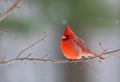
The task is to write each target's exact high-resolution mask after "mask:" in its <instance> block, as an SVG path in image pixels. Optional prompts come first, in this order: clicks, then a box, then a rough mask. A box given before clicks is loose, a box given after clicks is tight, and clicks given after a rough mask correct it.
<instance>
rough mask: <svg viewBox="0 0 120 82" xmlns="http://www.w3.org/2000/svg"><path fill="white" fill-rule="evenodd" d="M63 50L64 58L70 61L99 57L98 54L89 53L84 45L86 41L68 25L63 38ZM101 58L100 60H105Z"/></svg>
mask: <svg viewBox="0 0 120 82" xmlns="http://www.w3.org/2000/svg"><path fill="white" fill-rule="evenodd" d="M61 50H62V52H63V54H64V56H65V57H66V58H67V59H70V60H77V59H81V58H82V57H88V56H92V57H95V56H97V54H95V53H93V52H90V51H89V49H88V48H87V47H86V45H85V44H84V41H83V40H82V39H81V38H79V37H78V36H76V35H75V34H74V32H73V31H72V30H71V29H70V27H69V25H66V29H65V32H64V34H63V36H62V41H61ZM99 58H100V60H103V59H104V58H103V57H101V56H100V57H99Z"/></svg>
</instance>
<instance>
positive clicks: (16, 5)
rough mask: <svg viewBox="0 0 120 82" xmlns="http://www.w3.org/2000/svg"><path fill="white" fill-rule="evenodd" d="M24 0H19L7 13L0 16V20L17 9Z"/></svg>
mask: <svg viewBox="0 0 120 82" xmlns="http://www.w3.org/2000/svg"><path fill="white" fill-rule="evenodd" d="M22 1H23V0H17V1H16V2H15V3H14V4H13V5H12V6H11V7H10V8H9V9H8V10H7V11H6V12H5V13H3V14H2V15H1V16H0V22H1V21H2V20H3V19H5V18H6V17H7V16H8V15H9V14H10V13H12V11H13V10H15V9H16V8H17V7H18V6H19V5H20V4H21V3H22Z"/></svg>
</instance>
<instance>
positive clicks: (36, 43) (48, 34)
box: [16, 33, 49, 58]
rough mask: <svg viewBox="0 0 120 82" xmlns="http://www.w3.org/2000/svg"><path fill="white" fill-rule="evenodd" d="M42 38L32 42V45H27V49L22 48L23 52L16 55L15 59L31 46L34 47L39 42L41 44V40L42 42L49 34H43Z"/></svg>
mask: <svg viewBox="0 0 120 82" xmlns="http://www.w3.org/2000/svg"><path fill="white" fill-rule="evenodd" d="M44 34H45V35H44V37H42V38H41V39H39V40H37V41H36V42H34V43H33V44H31V45H29V46H28V47H26V48H24V49H23V50H21V51H20V53H19V54H18V55H17V57H16V58H19V57H20V56H21V55H22V54H23V53H24V52H25V51H27V50H28V49H30V48H32V47H33V46H35V45H36V44H38V43H39V42H41V41H42V40H44V39H45V38H46V37H47V36H48V35H49V34H46V33H44Z"/></svg>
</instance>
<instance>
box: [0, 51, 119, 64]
mask: <svg viewBox="0 0 120 82" xmlns="http://www.w3.org/2000/svg"><path fill="white" fill-rule="evenodd" d="M119 51H120V49H117V50H113V51H109V52H105V53H101V54H100V55H98V56H96V57H90V58H85V59H80V60H75V61H69V60H57V59H44V58H30V57H28V56H30V55H31V54H29V55H28V56H27V57H24V58H13V59H5V60H4V59H2V60H1V61H0V64H9V63H13V62H16V61H25V60H26V61H35V62H49V63H72V62H86V61H88V60H91V59H95V58H97V57H99V56H103V55H106V54H111V53H116V52H119Z"/></svg>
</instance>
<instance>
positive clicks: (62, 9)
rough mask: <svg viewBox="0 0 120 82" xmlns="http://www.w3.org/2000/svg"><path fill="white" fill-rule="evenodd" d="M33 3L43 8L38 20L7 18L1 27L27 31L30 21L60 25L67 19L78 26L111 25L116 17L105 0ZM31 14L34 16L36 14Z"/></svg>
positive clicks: (45, 0)
mask: <svg viewBox="0 0 120 82" xmlns="http://www.w3.org/2000/svg"><path fill="white" fill-rule="evenodd" d="M23 3H24V2H23ZM33 3H34V4H33ZM59 3H60V4H59ZM66 3H67V5H66ZM27 4H28V3H27ZM31 4H32V7H34V6H35V4H38V5H39V6H38V9H41V8H42V11H39V10H38V11H39V13H37V14H42V15H40V16H39V15H38V16H37V17H35V18H36V21H35V20H34V21H33V20H32V19H31V20H29V22H27V23H26V22H23V21H22V20H20V21H18V20H11V19H9V20H6V19H5V20H4V21H3V22H1V23H0V28H3V27H4V28H8V29H14V30H16V31H18V32H21V33H26V32H27V30H28V29H30V28H31V27H30V26H31V25H29V24H30V22H31V23H32V24H34V25H35V24H36V22H37V23H38V24H41V25H43V26H44V25H47V24H54V25H57V24H58V25H60V24H61V21H62V20H67V21H68V23H69V24H71V25H74V27H76V28H77V27H78V26H79V25H81V26H90V27H91V26H96V27H97V26H106V25H109V26H110V25H113V24H114V21H115V18H116V15H115V12H114V10H113V8H112V7H110V6H109V5H108V4H107V3H106V2H105V0H35V1H31ZM68 7H69V8H68ZM31 12H32V11H31ZM31 16H32V17H33V18H34V16H35V15H33V14H32V15H31ZM34 27H35V26H34ZM34 27H32V28H34ZM97 28H98V27H97Z"/></svg>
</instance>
